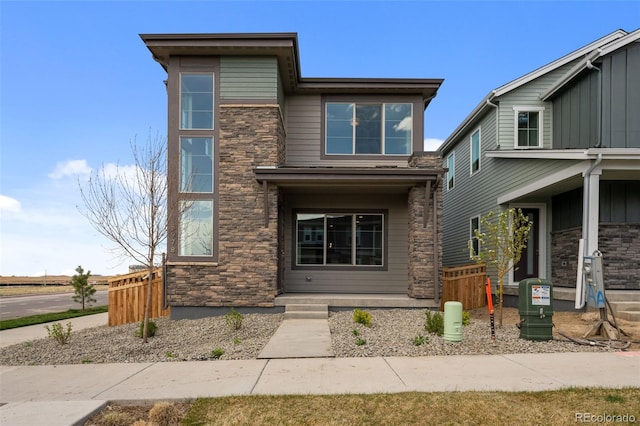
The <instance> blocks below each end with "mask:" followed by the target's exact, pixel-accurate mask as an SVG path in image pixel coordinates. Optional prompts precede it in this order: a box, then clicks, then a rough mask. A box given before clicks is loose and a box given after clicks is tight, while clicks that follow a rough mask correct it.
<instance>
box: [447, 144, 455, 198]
mask: <svg viewBox="0 0 640 426" xmlns="http://www.w3.org/2000/svg"><path fill="white" fill-rule="evenodd" d="M447 168H448V169H449V171H448V172H447V190H451V189H453V187H454V185H455V175H456V156H455V153H454V152H452V153H451V154H449V156H448V157H447Z"/></svg>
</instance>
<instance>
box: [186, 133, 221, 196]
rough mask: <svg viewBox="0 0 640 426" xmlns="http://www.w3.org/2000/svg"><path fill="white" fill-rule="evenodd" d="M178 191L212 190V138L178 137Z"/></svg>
mask: <svg viewBox="0 0 640 426" xmlns="http://www.w3.org/2000/svg"><path fill="white" fill-rule="evenodd" d="M180 192H213V139H212V138H188V137H181V138H180Z"/></svg>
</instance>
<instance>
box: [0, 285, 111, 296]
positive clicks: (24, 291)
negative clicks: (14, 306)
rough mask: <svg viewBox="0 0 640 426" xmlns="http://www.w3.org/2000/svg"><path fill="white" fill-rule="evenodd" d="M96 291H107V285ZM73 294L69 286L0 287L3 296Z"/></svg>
mask: <svg viewBox="0 0 640 426" xmlns="http://www.w3.org/2000/svg"><path fill="white" fill-rule="evenodd" d="M94 287H95V288H96V290H107V288H108V286H107V285H106V284H96V285H95V286H94ZM65 292H66V293H73V287H72V286H71V284H69V285H48V284H47V285H46V286H45V285H38V286H36V285H32V286H26V285H25V286H4V285H3V286H0V297H1V296H28V295H37V294H53V293H65Z"/></svg>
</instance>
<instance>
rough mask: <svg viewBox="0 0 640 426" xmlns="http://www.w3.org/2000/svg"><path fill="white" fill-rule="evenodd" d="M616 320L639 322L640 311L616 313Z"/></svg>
mask: <svg viewBox="0 0 640 426" xmlns="http://www.w3.org/2000/svg"><path fill="white" fill-rule="evenodd" d="M616 318H617V319H623V320H627V321H638V322H640V311H619V312H616Z"/></svg>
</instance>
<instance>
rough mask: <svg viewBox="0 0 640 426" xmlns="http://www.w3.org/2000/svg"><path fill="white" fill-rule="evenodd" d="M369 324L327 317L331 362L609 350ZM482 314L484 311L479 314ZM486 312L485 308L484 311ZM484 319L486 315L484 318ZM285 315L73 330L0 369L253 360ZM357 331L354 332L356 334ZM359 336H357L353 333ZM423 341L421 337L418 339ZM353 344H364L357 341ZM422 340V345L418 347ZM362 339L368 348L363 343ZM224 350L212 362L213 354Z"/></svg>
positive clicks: (482, 328)
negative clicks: (151, 328) (450, 338)
mask: <svg viewBox="0 0 640 426" xmlns="http://www.w3.org/2000/svg"><path fill="white" fill-rule="evenodd" d="M369 312H370V313H371V316H372V323H371V327H364V326H363V325H361V324H356V323H355V322H354V321H353V311H341V312H331V313H330V317H329V327H330V329H331V337H332V344H333V350H334V352H335V355H336V357H376V356H429V355H462V354H504V353H545V352H578V351H607V350H611V349H608V348H605V347H600V346H584V345H577V344H575V343H572V342H568V341H565V340H551V341H544V342H534V341H530V340H525V339H520V338H519V330H518V329H517V328H516V326H515V322H513V321H505V323H504V326H503V328H502V329H497V330H496V340H495V341H492V340H491V335H490V328H489V324H488V321H487V319H486V318H483V317H481V318H477V315H476V317H474V316H472V319H471V323H470V324H469V325H468V326H465V327H464V329H463V338H462V341H461V342H457V343H450V342H445V341H444V339H443V338H442V337H438V336H436V335H434V334H429V333H428V332H426V331H425V330H424V323H425V311H424V310H423V309H388V310H371V311H369ZM480 312H481V311H480ZM485 312H486V309H485ZM485 316H486V315H485ZM282 320H283V314H245V315H244V320H243V322H242V328H241V329H240V330H239V331H237V332H234V331H232V330H231V328H230V327H229V326H228V325H227V323H226V321H225V317H224V316H222V317H213V318H206V319H200V320H180V321H172V320H169V319H167V318H161V319H158V320H156V323H157V325H158V331H157V333H156V336H155V337H153V338H150V339H149V343H147V344H144V343H142V339H140V338H138V337H137V336H136V332H137V330H138V328H139V325H138V324H128V325H123V326H116V327H107V326H102V327H96V328H91V329H86V330H80V331H73V332H72V334H71V339H70V341H69V342H68V343H67V344H65V345H60V344H58V343H57V342H56V341H55V340H53V339H51V338H44V339H39V340H34V341H31V342H26V343H21V344H18V345H13V346H9V347H6V348H3V349H0V364H1V365H52V364H82V363H129V362H162V361H167V362H172V361H195V360H215V359H227V360H233V359H236V360H237V359H255V358H256V357H257V356H258V354H259V353H260V351H261V350H262V348H263V346H264V345H265V344H266V343H267V342H268V341H269V339H270V338H271V336H272V335H273V333H274V332H275V331H276V329H277V328H278V325H279V324H280V322H281V321H282ZM354 330H356V332H354ZM356 334H357V336H356ZM420 336H422V337H420ZM357 339H361V341H360V342H359V343H361V344H360V345H358V344H356V341H357ZM419 340H422V341H423V342H422V344H420V345H417V344H415V343H418V341H419ZM363 342H365V343H363ZM218 349H222V351H224V353H223V354H222V355H221V356H220V357H219V358H215V357H214V355H213V354H212V353H213V352H214V351H216V350H218Z"/></svg>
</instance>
